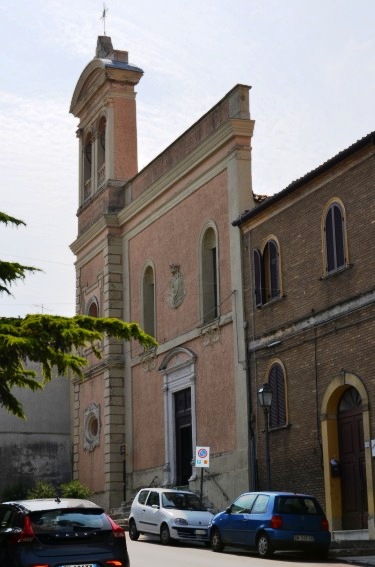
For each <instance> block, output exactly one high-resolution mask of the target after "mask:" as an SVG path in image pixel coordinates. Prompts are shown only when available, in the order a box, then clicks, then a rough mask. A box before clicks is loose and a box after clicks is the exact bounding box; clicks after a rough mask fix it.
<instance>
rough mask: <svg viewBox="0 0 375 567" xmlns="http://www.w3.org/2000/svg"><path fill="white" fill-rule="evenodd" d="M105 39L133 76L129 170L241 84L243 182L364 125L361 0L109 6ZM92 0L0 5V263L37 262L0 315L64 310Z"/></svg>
mask: <svg viewBox="0 0 375 567" xmlns="http://www.w3.org/2000/svg"><path fill="white" fill-rule="evenodd" d="M106 6H107V7H108V8H109V11H108V17H107V21H106V33H107V35H109V36H111V38H112V43H113V45H114V48H115V49H123V50H127V51H129V60H130V62H131V63H133V64H136V65H138V66H139V67H141V68H142V69H143V70H144V73H145V74H144V77H143V78H142V80H141V82H140V83H139V85H138V87H137V92H138V95H137V108H138V152H139V168H140V169H141V168H142V167H144V166H145V165H146V164H147V163H148V162H149V161H151V160H152V159H153V158H154V157H155V156H156V155H158V154H159V153H160V152H161V151H163V149H164V148H165V147H167V146H168V145H169V144H170V143H171V142H172V141H173V140H174V139H175V138H176V137H177V136H179V135H180V134H182V133H183V132H184V131H185V130H186V129H187V128H188V127H189V126H190V125H191V124H192V123H193V122H195V121H196V120H198V119H199V117H200V116H201V115H202V114H204V113H205V112H207V111H208V110H209V109H210V108H211V107H212V106H213V105H214V104H216V102H217V101H219V100H220V99H221V98H222V97H223V96H224V95H225V94H226V93H227V92H228V91H229V90H230V89H231V88H232V87H233V86H234V85H235V84H237V83H243V84H247V85H251V87H252V89H251V91H250V111H251V116H252V118H253V119H254V120H255V131H254V138H253V143H252V146H253V190H254V191H255V192H256V193H261V194H273V193H275V192H277V191H280V190H281V189H283V188H284V187H286V186H287V185H288V184H289V183H290V182H292V181H293V180H295V179H297V178H299V177H301V176H302V175H304V174H305V173H307V172H308V171H310V170H311V169H314V168H315V167H317V166H319V165H320V164H321V163H323V162H324V161H326V160H327V159H329V158H330V157H332V156H334V155H335V154H336V153H338V152H339V151H340V150H342V149H344V148H346V147H348V146H349V145H351V144H352V143H354V142H355V141H356V140H358V139H359V138H362V137H363V136H365V135H366V134H368V133H369V132H371V131H373V130H375V124H374V122H375V120H374V110H373V107H374V98H375V73H374V70H375V34H374V29H375V2H374V1H373V0H356V1H354V0H232V1H231V2H229V1H228V0H200V1H198V0H190V2H179V1H178V0H173V1H172V0H107V1H106ZM102 9H103V2H102V1H100V2H99V1H97V0H76V1H75V2H73V1H72V0H63V1H61V0H43V1H41V0H13V1H11V0H2V3H1V5H0V18H1V24H2V25H1V28H2V30H1V31H2V46H3V48H2V54H1V58H0V76H1V82H0V120H1V122H0V123H1V130H2V137H1V140H0V144H1V147H0V150H1V151H0V160H1V161H0V164H1V172H2V184H1V188H0V192H1V210H3V211H4V212H7V213H8V214H11V215H13V216H16V217H19V218H21V219H23V220H24V221H25V222H26V223H27V227H26V228H18V229H14V228H9V227H8V228H5V227H0V258H1V259H3V260H13V261H18V262H20V263H24V264H31V265H35V266H38V267H40V268H42V269H43V270H44V272H43V273H41V274H37V275H33V276H31V275H30V276H28V277H27V278H26V280H25V282H24V283H19V284H18V285H16V286H14V287H13V294H14V295H13V297H10V298H7V297H5V296H1V297H0V308H1V311H0V312H1V314H2V315H4V316H23V315H25V314H26V313H35V312H42V311H43V312H45V313H54V314H61V315H73V314H74V311H75V276H74V256H73V255H72V253H71V251H70V249H69V244H70V243H71V242H72V241H73V240H74V239H75V236H76V211H77V205H78V185H77V182H78V171H77V162H78V160H77V158H78V142H77V139H76V137H75V131H76V128H77V125H78V122H77V120H76V119H75V118H74V117H73V116H71V115H69V106H70V101H71V97H72V94H73V91H74V87H75V85H76V82H77V81H78V78H79V76H80V73H81V72H82V70H83V69H84V67H85V66H86V64H87V63H88V62H89V61H90V60H91V59H92V58H93V56H94V54H95V46H96V38H97V36H98V35H101V34H102V33H103V22H102V21H101V20H100V16H101V12H102Z"/></svg>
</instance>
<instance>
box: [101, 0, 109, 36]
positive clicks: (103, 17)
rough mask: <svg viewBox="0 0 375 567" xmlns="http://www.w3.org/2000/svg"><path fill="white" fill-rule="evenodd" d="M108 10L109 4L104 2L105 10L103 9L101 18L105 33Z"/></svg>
mask: <svg viewBox="0 0 375 567" xmlns="http://www.w3.org/2000/svg"><path fill="white" fill-rule="evenodd" d="M108 11H109V8H107V6H106V5H105V4H103V11H102V15H101V17H100V19H101V20H103V27H104V35H105V20H106V17H107V14H108Z"/></svg>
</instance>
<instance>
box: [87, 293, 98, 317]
mask: <svg viewBox="0 0 375 567" xmlns="http://www.w3.org/2000/svg"><path fill="white" fill-rule="evenodd" d="M87 315H89V316H90V317H99V303H98V300H97V299H96V297H92V298H91V299H90V300H89V302H88V304H87Z"/></svg>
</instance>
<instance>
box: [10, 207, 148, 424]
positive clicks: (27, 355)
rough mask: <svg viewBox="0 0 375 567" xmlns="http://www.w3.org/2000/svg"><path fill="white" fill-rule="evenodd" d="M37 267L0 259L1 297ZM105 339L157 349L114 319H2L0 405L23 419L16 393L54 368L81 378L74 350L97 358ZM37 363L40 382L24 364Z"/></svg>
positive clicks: (81, 361)
mask: <svg viewBox="0 0 375 567" xmlns="http://www.w3.org/2000/svg"><path fill="white" fill-rule="evenodd" d="M0 223H5V224H6V225H7V224H13V225H16V226H19V225H22V224H23V225H24V224H25V223H24V222H23V221H20V220H18V219H15V218H13V217H10V216H8V215H6V214H4V213H0ZM37 270H38V269H37V268H34V267H31V266H22V265H20V264H16V263H12V262H3V261H1V260H0V293H1V292H3V293H7V294H10V293H11V292H10V291H9V286H10V285H11V284H12V283H14V282H15V281H17V280H19V279H23V278H24V277H25V275H26V273H27V272H35V271H37ZM105 335H107V336H109V337H114V338H117V339H123V340H125V341H130V340H131V339H134V340H136V341H138V342H139V343H140V344H141V345H142V346H144V347H145V348H149V347H154V346H156V341H155V339H154V338H153V337H151V336H149V335H147V334H146V333H145V332H144V331H142V329H141V328H140V327H139V325H138V324H137V323H126V322H124V321H120V319H115V318H100V317H98V318H96V317H89V316H85V315H76V316H74V317H61V316H57V315H44V314H33V315H27V316H26V317H24V318H11V317H0V405H1V406H3V407H4V408H5V409H6V410H7V411H8V412H10V413H13V414H14V415H16V416H18V417H21V418H23V419H25V418H26V416H25V413H24V411H23V408H22V404H21V403H20V402H19V400H18V399H17V398H16V396H15V395H14V388H28V389H30V390H33V391H36V390H40V389H42V388H43V386H44V384H45V383H46V382H48V381H50V380H51V379H52V368H56V370H57V373H58V374H59V375H69V374H73V375H75V376H78V377H80V378H83V368H84V366H85V365H86V364H87V360H86V359H85V358H84V357H82V356H80V355H79V354H78V352H77V349H80V348H81V347H87V346H91V348H92V350H93V352H94V353H95V354H96V356H97V357H98V358H100V357H101V354H100V352H99V350H98V349H97V347H96V344H97V342H98V341H100V340H101V339H102V338H103V337H104V336H105ZM28 360H30V361H32V362H36V363H39V364H40V365H41V368H42V374H43V376H42V380H40V379H39V378H38V376H37V374H36V372H34V371H33V370H30V369H27V361H28Z"/></svg>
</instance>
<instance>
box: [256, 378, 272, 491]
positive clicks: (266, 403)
mask: <svg viewBox="0 0 375 567" xmlns="http://www.w3.org/2000/svg"><path fill="white" fill-rule="evenodd" d="M257 395H258V403H259V405H260V407H261V408H262V409H263V411H264V424H265V434H266V435H265V444H266V466H267V488H268V490H271V466H270V446H269V428H268V415H269V412H270V408H271V404H272V390H271V388H270V385H269V384H268V383H266V384H263V386H262V387H261V388H260V389H259V390H258V392H257Z"/></svg>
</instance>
